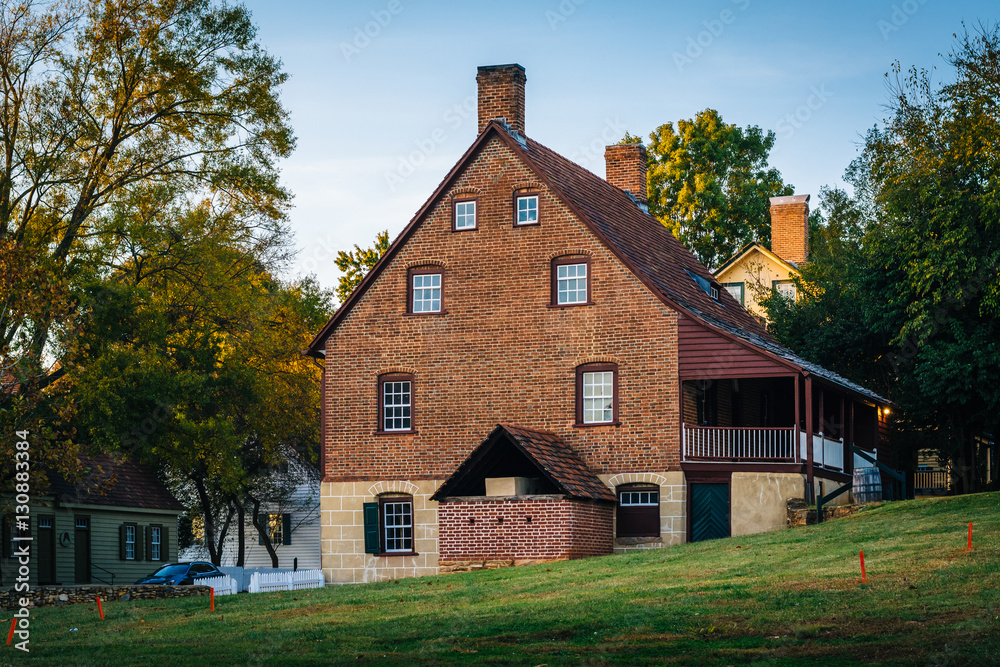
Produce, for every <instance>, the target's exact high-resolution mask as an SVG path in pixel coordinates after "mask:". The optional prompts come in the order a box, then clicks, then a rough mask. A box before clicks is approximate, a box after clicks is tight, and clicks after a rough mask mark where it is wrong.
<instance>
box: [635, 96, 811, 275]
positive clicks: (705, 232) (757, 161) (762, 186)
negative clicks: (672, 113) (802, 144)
mask: <svg viewBox="0 0 1000 667" xmlns="http://www.w3.org/2000/svg"><path fill="white" fill-rule="evenodd" d="M774 141H775V135H774V132H767V133H766V134H765V133H764V132H763V130H761V129H760V128H759V127H757V126H747V127H746V128H744V129H741V128H739V127H737V126H735V125H727V124H726V123H724V122H723V120H722V117H721V116H720V115H719V112H717V111H715V110H713V109H706V110H704V111H701V112H699V113H698V114H697V115H696V116H695V117H694V118H693V119H691V120H681V121H678V123H677V126H676V128H675V126H674V124H673V123H667V124H665V125H661V126H660V127H658V128H657V129H656V130H655V131H654V132H653V133H652V134H651V135H650V145H649V171H648V173H649V177H648V179H649V209H650V212H651V213H652V214H653V215H655V216H656V217H657V218H659V219H660V221H661V222H662V223H663V224H664V225H666V226H667V227H668V228H669V229H670V230H671V231H672V232H673V233H674V235H675V236H676V237H677V238H678V239H680V241H681V242H682V243H683V244H684V245H685V246H686V247H687V248H688V249H689V250H691V252H693V253H694V255H695V257H697V258H698V260H699V261H700V262H702V263H703V264H705V265H706V266H708V267H714V266H718V265H719V264H720V263H721V262H723V261H725V260H726V259H728V258H729V257H731V256H732V255H734V254H735V253H736V251H737V250H739V249H740V248H741V247H742V246H744V245H745V244H747V243H750V242H752V241H756V242H758V243H762V244H763V245H765V246H770V241H771V227H770V224H769V222H768V220H769V217H768V211H769V208H770V203H769V201H768V199H769V198H770V197H775V196H780V195H790V194H792V193H793V191H794V190H793V188H792V186H791V185H786V184H785V183H784V182H783V181H782V179H781V174H780V173H779V172H778V170H777V169H774V168H773V167H770V168H769V167H768V166H767V158H768V154H769V153H770V152H771V148H772V147H773V146H774Z"/></svg>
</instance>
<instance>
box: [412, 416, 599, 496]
mask: <svg viewBox="0 0 1000 667" xmlns="http://www.w3.org/2000/svg"><path fill="white" fill-rule="evenodd" d="M503 443H509V444H511V445H513V446H514V447H516V448H517V450H519V451H520V452H521V454H523V455H524V456H525V457H526V458H527V459H528V460H529V461H530V462H531V463H533V464H534V466H535V467H536V468H537V469H538V471H539V472H540V473H541V474H542V475H543V476H544V477H545V479H547V480H548V481H549V482H551V483H552V484H554V485H555V487H556V488H557V489H559V492H560V493H562V494H563V495H566V496H569V497H570V498H583V499H588V500H606V501H608V502H616V501H617V498H615V494H614V493H612V491H611V489H609V488H608V487H607V486H606V485H605V484H604V483H603V482H602V481H601V480H600V479H598V478H597V475H595V474H594V473H593V472H591V471H590V469H589V468H587V466H586V464H585V463H584V462H583V459H581V458H580V457H579V455H577V453H576V452H575V451H573V449H572V448H571V447H570V446H569V445H567V444H566V443H565V442H563V440H562V438H560V437H559V436H558V435H556V434H555V433H550V432H548V431H537V430H534V429H529V428H525V427H523V426H515V425H513V424H499V425H498V426H497V427H496V428H495V429H493V431H492V432H491V433H490V434H489V435H488V436H487V437H486V439H485V440H483V442H482V444H481V445H479V447H477V448H476V449H475V451H473V452H472V453H471V454H469V456H468V458H466V459H465V461H463V462H462V465H460V466H458V468H457V469H456V470H455V472H454V473H452V475H451V477H449V478H448V479H447V480H446V481H445V483H444V484H442V485H441V488H440V489H438V490H437V492H436V493H435V494H434V495H433V496H431V499H432V500H440V499H441V498H447V497H448V496H449V495H453V494H452V490H453V489H455V488H457V487H459V486H460V485H462V483H463V482H465V481H467V478H468V477H470V476H471V475H474V474H479V473H482V472H483V471H482V470H481V469H477V468H479V466H477V465H476V464H477V463H479V462H480V461H482V460H483V459H484V458H486V457H487V455H489V454H490V453H491V452H492V450H494V449H495V448H497V447H498V446H500V445H502V444H503ZM487 474H488V473H487Z"/></svg>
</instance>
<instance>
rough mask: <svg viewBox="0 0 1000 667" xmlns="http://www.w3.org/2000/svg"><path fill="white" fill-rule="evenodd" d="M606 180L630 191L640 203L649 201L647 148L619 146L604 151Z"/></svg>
mask: <svg viewBox="0 0 1000 667" xmlns="http://www.w3.org/2000/svg"><path fill="white" fill-rule="evenodd" d="M604 165H605V173H606V176H605V179H606V180H607V181H608V183H610V184H611V185H613V186H615V187H616V188H620V189H622V190H628V191H629V192H631V193H632V196H633V197H635V198H636V199H637V200H638V201H640V202H642V203H643V204H645V203H646V202H647V200H648V189H647V188H648V186H647V181H646V147H645V146H643V145H642V144H619V145H615V146H608V147H607V148H605V149H604Z"/></svg>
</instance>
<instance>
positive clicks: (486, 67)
mask: <svg viewBox="0 0 1000 667" xmlns="http://www.w3.org/2000/svg"><path fill="white" fill-rule="evenodd" d="M514 67H516V68H517V69H519V70H521V71H522V72H523V71H524V67H522V66H521V65H518V64H517V63H510V64H507V65H480V66H479V67H478V68H477V70H478V71H480V72H488V71H490V70H494V69H511V68H514Z"/></svg>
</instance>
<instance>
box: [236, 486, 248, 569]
mask: <svg viewBox="0 0 1000 667" xmlns="http://www.w3.org/2000/svg"><path fill="white" fill-rule="evenodd" d="M233 504H234V505H236V521H237V524H236V525H237V528H236V549H237V555H236V567H245V565H246V554H247V542H246V510H245V509H244V507H243V503H241V502H240V500H239V498H233Z"/></svg>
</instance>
